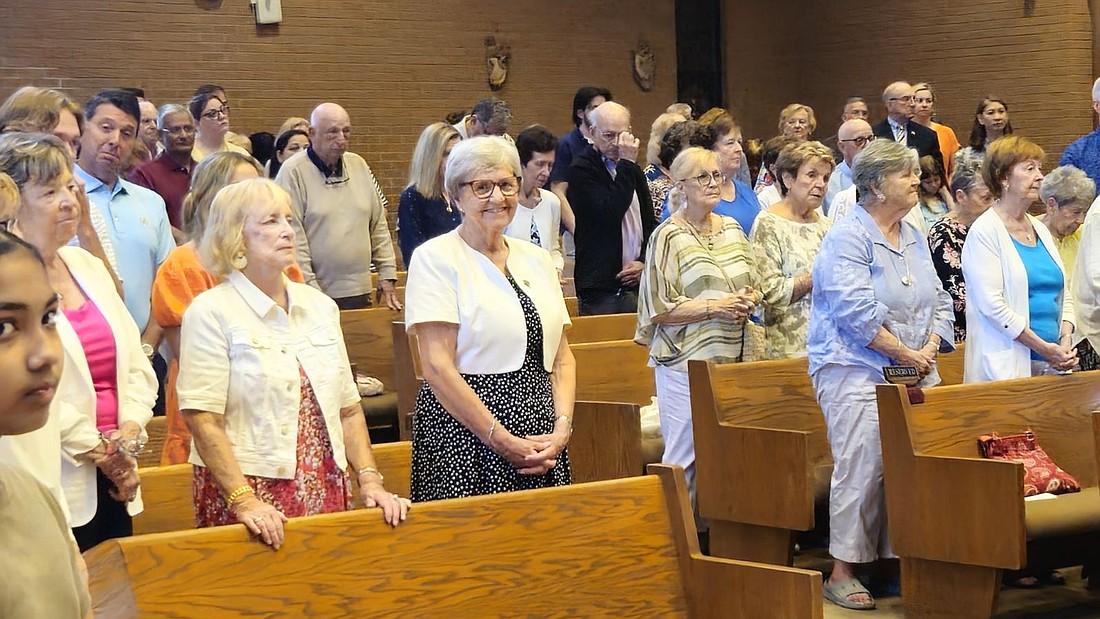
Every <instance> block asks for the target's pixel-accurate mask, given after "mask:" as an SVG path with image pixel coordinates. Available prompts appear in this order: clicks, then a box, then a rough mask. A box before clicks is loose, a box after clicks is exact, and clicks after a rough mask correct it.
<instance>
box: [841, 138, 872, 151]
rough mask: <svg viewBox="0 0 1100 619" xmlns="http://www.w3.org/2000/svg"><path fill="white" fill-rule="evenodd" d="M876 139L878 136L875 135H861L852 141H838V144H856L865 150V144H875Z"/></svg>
mask: <svg viewBox="0 0 1100 619" xmlns="http://www.w3.org/2000/svg"><path fill="white" fill-rule="evenodd" d="M875 137H876V136H873V135H861V136H859V137H858V138H852V139H850V140H837V142H851V143H852V144H855V145H856V146H857V147H859V148H863V146H864V144H869V143H871V142H874V141H875Z"/></svg>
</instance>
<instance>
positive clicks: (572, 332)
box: [566, 314, 638, 344]
mask: <svg viewBox="0 0 1100 619" xmlns="http://www.w3.org/2000/svg"><path fill="white" fill-rule="evenodd" d="M570 320H571V321H572V323H573V324H572V325H570V326H569V327H566V337H568V338H569V343H570V344H586V343H588V342H606V341H611V340H632V339H634V331H635V329H636V328H637V325H638V315H637V314H604V315H602V316H577V317H574V318H570Z"/></svg>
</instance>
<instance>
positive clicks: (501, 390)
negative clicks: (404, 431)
mask: <svg viewBox="0 0 1100 619" xmlns="http://www.w3.org/2000/svg"><path fill="white" fill-rule="evenodd" d="M508 283H509V284H511V286H512V289H513V290H515V291H516V296H517V297H519V304H520V306H521V307H522V308H523V317H524V321H525V323H526V325H527V342H526V346H527V348H526V351H525V353H524V355H523V365H522V366H521V367H520V368H519V369H518V370H515V371H512V372H501V373H499V374H462V379H463V380H465V381H466V384H468V385H469V386H470V388H471V389H473V390H474V393H476V394H477V396H478V398H480V399H481V401H482V402H484V403H485V406H486V407H488V409H489V410H490V411H491V412H492V413H493V416H494V417H496V420H497V424H498V425H499V426H500V427H503V428H506V429H507V430H508V431H509V432H511V433H512V434H514V435H516V436H532V435H537V434H550V433H551V432H553V431H554V421H555V415H554V394H553V389H552V386H551V383H550V373H549V372H547V371H546V369H545V368H544V367H543V364H542V337H543V333H542V323H541V322H540V321H539V315H538V310H537V309H536V308H535V304H534V303H533V302H532V301H531V298H530V297H529V296H527V294H526V293H525V292H523V290H522V289H520V287H519V286H518V285H516V282H515V280H514V279H512V276H511V275H509V276H508ZM557 461H558V464H557V466H555V467H554V468H553V469H551V470H550V471H549V472H547V473H546V474H545V475H520V474H519V473H518V472H517V471H516V469H515V467H513V466H512V465H511V464H510V463H509V462H508V461H507V460H505V459H504V458H502V457H500V456H498V455H497V454H496V453H494V452H493V451H492V450H491V449H489V447H488V446H487V445H485V443H483V442H481V439H479V438H478V437H477V436H475V435H474V433H473V432H470V431H469V430H468V429H466V427H465V426H463V425H462V424H461V423H459V422H458V420H457V419H455V418H454V417H453V416H452V415H451V414H450V413H448V412H447V410H446V409H445V408H443V405H442V404H441V403H440V402H439V400H438V399H437V398H436V397H435V392H433V391H432V389H431V387H430V386H428V384H427V383H426V382H425V383H424V385H423V386H421V388H420V393H419V394H417V397H416V409H415V411H414V413H413V450H412V500H413V502H416V503H419V502H422V501H434V500H438V499H453V498H457V497H464V496H477V495H483V494H495V493H498V492H511V491H513V490H530V489H533V488H545V487H549V486H564V485H567V484H569V482H570V474H569V456H568V454H567V450H562V452H561V453H560V454H559V455H558V457H557Z"/></svg>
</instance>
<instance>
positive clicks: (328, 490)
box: [192, 364, 351, 527]
mask: <svg viewBox="0 0 1100 619" xmlns="http://www.w3.org/2000/svg"><path fill="white" fill-rule="evenodd" d="M298 373H299V374H300V375H301V377H302V399H301V406H300V407H299V408H298V450H297V459H298V469H297V471H296V472H295V474H294V478H293V479H269V478H267V477H253V476H251V475H245V479H246V480H248V485H250V486H252V489H253V490H255V491H256V497H257V498H259V499H260V500H261V501H263V502H265V503H269V504H271V505H274V506H275V507H276V508H278V510H279V511H281V512H283V513H284V514H286V515H287V517H289V518H295V517H298V516H312V515H314V514H327V513H332V512H342V511H346V510H347V509H348V508H349V507H350V504H351V484H350V483H349V480H348V473H347V471H345V470H343V469H341V468H340V467H339V466H338V465H337V464H336V459H335V458H333V456H332V441H331V440H329V436H328V428H327V426H326V425H325V418H324V415H323V414H322V413H321V406H320V404H318V403H317V396H315V395H314V393H313V386H312V385H311V384H310V382H309V377H307V376H306V372H305V369H303V368H302V365H301V364H298ZM193 482H194V483H193V484H192V491H193V493H194V500H195V526H197V527H215V526H220V525H224V524H235V523H236V522H237V518H236V516H235V515H234V514H233V512H232V510H230V509H229V505H228V504H226V502H225V497H223V496H222V493H221V492H220V491H219V490H218V485H217V483H216V482H215V481H214V476H213V474H211V473H210V470H209V469H207V468H206V467H203V466H196V467H195V473H194V478H193Z"/></svg>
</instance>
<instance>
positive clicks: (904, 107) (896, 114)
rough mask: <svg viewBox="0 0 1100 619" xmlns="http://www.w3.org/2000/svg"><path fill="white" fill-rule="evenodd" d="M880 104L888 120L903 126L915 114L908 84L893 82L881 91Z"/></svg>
mask: <svg viewBox="0 0 1100 619" xmlns="http://www.w3.org/2000/svg"><path fill="white" fill-rule="evenodd" d="M882 102H883V104H885V105H886V114H887V115H888V116H889V117H890V120H893V121H894V122H896V123H898V124H899V125H904V124H905V123H907V122H909V119H910V118H912V117H913V114H916V112H917V105H916V103H915V102H914V101H913V86H912V85H911V84H910V83H909V82H894V83H892V84H890V85H889V86H887V87H886V90H883V91H882Z"/></svg>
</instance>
